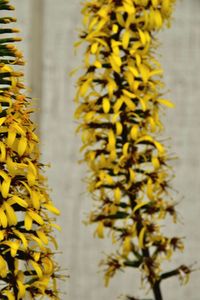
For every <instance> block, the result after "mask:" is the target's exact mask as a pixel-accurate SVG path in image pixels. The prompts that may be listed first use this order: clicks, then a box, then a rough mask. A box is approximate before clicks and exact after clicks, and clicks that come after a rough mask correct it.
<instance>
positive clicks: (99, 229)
mask: <svg viewBox="0 0 200 300" xmlns="http://www.w3.org/2000/svg"><path fill="white" fill-rule="evenodd" d="M96 234H97V236H98V238H100V239H103V238H104V224H103V222H99V223H98V226H97V229H96V231H95V235H96Z"/></svg>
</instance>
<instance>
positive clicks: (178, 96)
mask: <svg viewBox="0 0 200 300" xmlns="http://www.w3.org/2000/svg"><path fill="white" fill-rule="evenodd" d="M12 2H13V4H15V6H16V9H17V12H16V14H17V16H18V20H19V27H20V29H22V32H23V34H22V36H23V37H24V42H23V49H24V51H25V57H26V60H27V61H28V65H27V66H26V75H27V80H28V83H29V86H30V87H32V89H33V92H32V94H33V95H34V97H38V98H41V100H40V101H37V103H38V106H39V109H40V110H39V112H38V113H37V114H36V116H35V118H36V119H37V120H38V123H39V132H40V136H41V151H42V153H43V157H42V159H43V161H44V162H46V163H48V162H51V169H49V170H48V172H47V175H48V178H49V185H50V187H51V188H52V198H53V199H54V201H55V203H56V205H57V206H58V207H59V208H60V209H61V212H62V216H61V218H60V220H59V223H60V224H61V225H62V227H63V231H62V233H61V234H59V235H58V239H59V244H60V248H61V250H62V251H63V254H62V255H59V256H58V259H59V261H60V263H61V264H62V267H63V269H65V268H66V269H68V273H69V274H70V279H69V280H68V281H67V282H66V283H64V284H62V290H63V291H64V292H65V293H67V294H66V295H64V294H63V296H62V299H63V300H65V299H69V300H94V299H95V300H101V299H106V300H108V299H109V300H112V299H113V300H114V299H117V297H118V296H120V295H121V294H127V293H130V294H134V295H136V296H138V297H139V296H141V295H142V291H141V290H140V289H139V288H138V286H140V281H139V280H138V277H137V274H136V273H134V272H132V271H130V272H127V273H126V274H124V273H121V274H118V276H116V277H115V279H113V280H112V281H111V284H110V287H109V288H107V289H106V288H104V286H103V280H102V273H98V261H99V260H100V259H101V258H102V257H103V252H108V253H109V250H110V249H111V248H112V247H111V245H110V242H109V240H107V241H106V240H104V241H99V240H97V239H94V238H93V228H91V227H88V228H87V227H85V226H84V225H83V224H82V220H83V219H84V216H85V215H86V214H87V212H88V211H89V208H90V205H91V200H90V196H89V195H88V194H87V193H86V192H85V190H86V189H85V184H84V182H83V180H82V178H84V176H85V172H86V170H85V168H84V166H80V165H78V164H77V161H78V159H80V158H81V156H80V154H79V146H80V142H79V138H78V137H77V136H75V127H76V123H75V122H74V121H73V111H74V103H73V96H74V85H75V84H74V79H72V78H70V77H69V76H68V73H69V71H70V70H71V69H73V68H74V67H76V66H77V65H78V62H80V61H81V57H80V54H79V55H78V56H74V51H73V43H74V42H75V40H76V38H77V30H78V28H79V27H80V24H81V21H80V13H79V12H80V8H81V7H80V4H79V2H80V1H79V0H56V1H55V0H15V1H14V0H13V1H12ZM199 12H200V1H199V0H182V1H179V3H178V4H177V8H176V13H175V16H174V23H173V27H172V28H171V30H166V31H165V32H162V33H161V34H160V38H161V40H162V46H161V49H160V52H161V54H162V57H161V61H162V64H163V67H164V70H165V81H166V84H167V88H168V89H169V90H170V92H169V95H168V96H169V97H170V98H171V99H172V100H173V101H174V102H175V103H176V109H175V110H170V111H169V112H167V114H166V115H165V116H164V117H163V120H164V124H165V127H166V132H165V136H166V137H169V136H170V137H171V139H169V141H168V143H169V144H170V145H171V151H172V152H173V153H176V154H177V155H178V156H179V160H177V161H176V162H175V163H174V168H175V172H176V178H175V179H174V189H175V190H177V191H179V192H178V193H177V195H176V197H177V202H178V203H179V211H180V215H179V219H180V221H181V222H180V225H178V226H175V227H176V228H174V226H171V225H169V227H168V230H171V233H172V234H176V233H177V234H179V235H180V236H183V237H185V244H186V249H185V252H184V253H183V254H180V255H177V257H175V259H174V263H175V265H179V264H181V263H183V262H184V263H189V264H193V263H195V262H197V265H195V266H197V267H199V266H200V231H199V226H200V220H199V215H200V200H199V195H200V155H199V153H200V140H199V133H200V117H199V116H200V104H199V101H200V89H199V86H200V58H199V49H200V14H199ZM21 47H22V46H21ZM199 282H200V273H199V272H195V273H193V274H192V275H191V281H190V284H188V285H187V286H184V287H180V286H179V282H178V280H177V279H174V280H173V279H170V280H168V281H166V282H164V284H163V294H164V295H165V297H164V299H165V300H179V299H180V300H199V299H200V296H199V294H200V290H199ZM146 298H148V297H146Z"/></svg>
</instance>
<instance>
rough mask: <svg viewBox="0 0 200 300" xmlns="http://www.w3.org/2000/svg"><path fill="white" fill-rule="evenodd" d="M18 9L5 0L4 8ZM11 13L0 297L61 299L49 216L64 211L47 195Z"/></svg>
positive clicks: (0, 148) (0, 107) (2, 140)
mask: <svg viewBox="0 0 200 300" xmlns="http://www.w3.org/2000/svg"><path fill="white" fill-rule="evenodd" d="M13 9H14V8H13V7H12V6H11V5H10V4H9V1H8V0H0V11H9V10H13ZM7 14H9V13H7ZM7 14H6V16H5V17H1V18H0V25H1V28H0V281H1V287H0V299H2V300H7V299H8V300H21V299H25V297H27V299H41V297H45V296H46V297H47V298H48V299H59V296H58V290H57V287H56V286H57V284H56V282H57V277H58V274H57V271H58V270H59V266H58V265H57V263H56V262H55V261H54V252H53V251H52V245H53V244H54V245H55V246H56V241H55V239H54V237H53V234H52V231H53V227H58V226H57V225H56V224H54V217H53V215H52V217H50V216H49V213H53V214H56V215H58V214H59V211H58V209H57V208H55V207H54V205H53V203H52V201H51V200H50V198H49V195H48V189H47V186H46V183H45V177H44V176H43V167H44V166H43V165H42V164H41V163H40V162H39V150H38V137H37V135H36V133H35V129H36V126H35V124H34V123H33V122H32V121H31V120H30V114H31V113H32V111H33V110H32V108H31V106H30V98H28V97H26V96H25V95H24V93H23V89H24V84H23V80H22V78H23V73H22V72H21V71H19V69H20V67H19V66H22V65H23V64H24V60H23V56H22V53H21V52H20V51H19V50H18V49H17V48H16V46H15V42H18V41H20V38H18V37H14V36H13V35H14V34H15V33H16V32H18V30H17V29H15V28H13V26H12V27H11V26H10V24H12V23H13V22H15V21H16V20H15V19H14V18H13V17H9V16H7ZM1 15H2V14H1ZM45 299H46V298H45Z"/></svg>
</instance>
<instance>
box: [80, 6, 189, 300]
mask: <svg viewBox="0 0 200 300" xmlns="http://www.w3.org/2000/svg"><path fill="white" fill-rule="evenodd" d="M174 4H175V0H98V1H96V0H91V1H85V2H83V9H82V14H83V16H84V19H83V23H84V29H83V30H82V32H81V34H80V38H81V40H80V41H79V42H78V43H77V46H78V45H79V44H81V43H82V42H84V43H85V44H87V48H86V51H85V58H84V62H83V69H84V73H83V74H82V76H81V77H80V78H79V80H78V83H77V85H78V87H77V89H78V90H77V96H76V99H75V100H76V101H77V102H78V107H77V110H76V112H75V117H76V118H77V119H79V120H81V121H80V126H79V127H78V131H79V132H81V134H82V143H83V146H82V148H81V151H82V152H83V153H84V154H83V156H84V159H83V160H84V161H85V162H87V164H88V166H89V169H90V175H89V177H88V180H87V181H88V190H89V192H90V193H91V194H92V197H93V199H94V201H95V207H94V209H93V211H92V213H91V214H90V218H89V221H90V222H91V223H96V224H97V229H96V232H95V234H96V235H97V236H98V237H99V238H103V237H104V234H105V232H106V230H107V232H108V233H109V235H110V236H111V237H112V240H113V242H114V243H116V244H117V247H118V248H117V252H116V254H110V255H109V256H108V257H107V259H105V260H104V261H103V264H104V265H105V282H106V285H107V284H108V282H109V279H110V278H111V277H112V276H113V275H114V274H115V273H116V271H117V270H119V269H125V268H126V267H132V268H139V270H140V271H141V273H142V280H143V281H146V282H148V283H149V284H150V286H151V288H152V290H153V293H154V296H155V299H156V300H159V299H162V295H161V291H160V283H161V281H162V280H164V279H166V278H169V277H171V276H174V275H178V276H179V277H180V278H181V279H182V280H183V281H185V280H187V278H188V274H189V273H190V269H189V268H188V267H187V266H185V265H181V266H180V267H178V268H176V269H174V270H172V271H169V272H163V271H162V267H161V264H162V262H163V261H164V260H169V259H170V258H171V257H172V254H173V252H174V251H176V250H180V251H182V250H183V247H184V246H183V243H182V240H181V238H178V237H172V236H168V235H165V234H164V232H163V230H161V229H162V228H161V224H163V220H164V219H166V218H167V217H168V216H169V217H172V220H173V222H174V223H176V221H177V213H176V208H175V206H176V203H175V201H174V200H173V197H172V195H171V194H170V180H171V178H172V175H173V174H172V172H171V168H170V166H169V165H168V160H169V159H171V157H170V153H168V150H167V147H166V146H165V145H164V143H163V138H162V137H161V131H162V130H163V125H162V123H161V120H160V109H163V107H173V104H172V103H171V102H170V101H169V100H167V99H165V97H164V96H163V91H162V90H163V87H164V84H163V82H162V73H163V70H162V68H161V66H160V64H159V62H158V61H157V59H156V55H155V52H156V49H157V47H158V41H157V39H156V36H155V33H156V32H158V31H159V30H160V29H162V28H163V27H164V26H165V25H167V26H169V25H170V18H171V14H172V11H173V7H174ZM131 299H132V298H131Z"/></svg>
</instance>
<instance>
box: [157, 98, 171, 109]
mask: <svg viewBox="0 0 200 300" xmlns="http://www.w3.org/2000/svg"><path fill="white" fill-rule="evenodd" d="M157 102H159V103H161V104H163V105H165V106H167V107H169V108H174V107H175V104H174V103H172V102H171V101H170V100H167V99H158V100H157Z"/></svg>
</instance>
